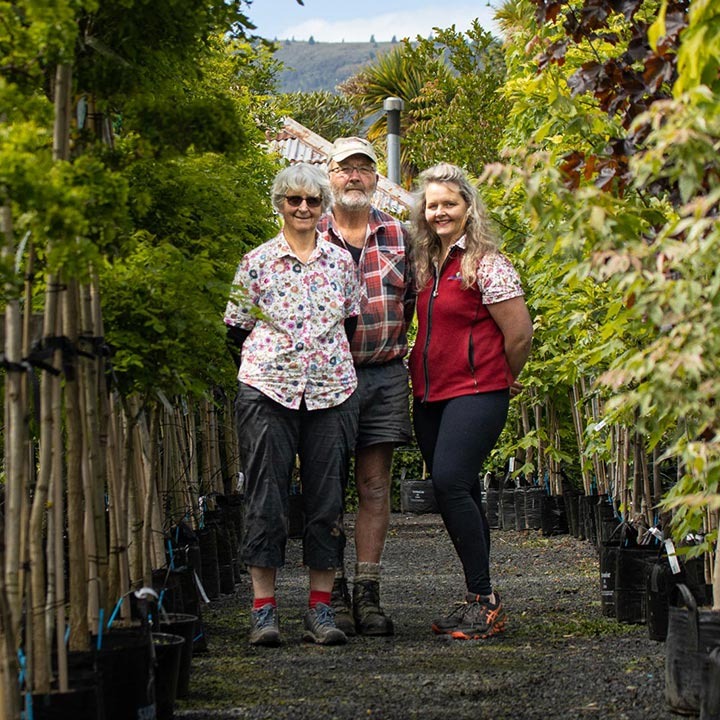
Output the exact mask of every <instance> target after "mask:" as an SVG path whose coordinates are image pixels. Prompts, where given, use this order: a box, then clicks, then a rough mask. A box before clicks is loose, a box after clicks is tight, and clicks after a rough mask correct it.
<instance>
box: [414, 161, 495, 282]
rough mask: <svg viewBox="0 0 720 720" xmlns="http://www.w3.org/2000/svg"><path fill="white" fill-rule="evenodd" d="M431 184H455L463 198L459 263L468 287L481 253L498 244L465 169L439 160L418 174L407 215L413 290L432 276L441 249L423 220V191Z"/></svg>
mask: <svg viewBox="0 0 720 720" xmlns="http://www.w3.org/2000/svg"><path fill="white" fill-rule="evenodd" d="M431 183H440V184H443V185H446V184H450V183H452V184H453V185H456V186H457V189H458V191H459V192H460V195H461V196H462V198H463V200H465V202H466V203H467V204H468V214H467V221H466V224H465V253H464V254H463V258H462V261H461V263H460V272H461V273H462V286H463V288H468V287H470V286H471V285H472V284H473V283H474V282H476V280H477V268H478V263H479V262H480V260H481V259H482V257H483V256H484V255H486V254H488V253H493V252H497V247H498V243H497V240H496V238H495V236H494V235H493V233H492V231H491V229H490V224H489V222H488V219H487V214H486V211H485V206H484V205H483V202H482V200H480V198H479V197H478V192H477V189H476V188H475V187H474V186H473V184H472V183H471V182H470V180H469V178H468V176H467V175H466V174H465V171H464V170H462V169H461V168H459V167H458V166H457V165H451V164H450V163H439V164H438V165H434V166H433V167H431V168H428V169H427V170H423V172H421V173H420V175H418V177H417V181H416V189H415V202H414V203H413V208H412V211H411V214H410V221H411V225H412V238H413V241H412V257H413V270H414V273H415V282H416V285H417V289H418V290H421V289H422V288H423V287H424V286H425V284H426V283H427V282H428V280H429V279H430V278H431V277H432V275H433V270H434V268H435V266H436V265H437V264H438V263H439V260H440V253H441V250H442V244H441V242H440V238H439V237H438V236H437V235H436V234H435V232H433V231H432V230H431V229H430V226H429V225H428V223H427V220H426V219H425V191H426V190H427V186H428V185H430V184H431Z"/></svg>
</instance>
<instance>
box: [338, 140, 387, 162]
mask: <svg viewBox="0 0 720 720" xmlns="http://www.w3.org/2000/svg"><path fill="white" fill-rule="evenodd" d="M351 155H365V157H368V158H370V160H372V161H373V162H374V163H375V164H377V155H376V154H375V150H373V146H372V145H371V144H370V142H369V141H367V140H364V139H363V138H360V137H344V138H338V139H337V140H336V141H335V142H334V143H333V144H332V147H331V148H330V154H329V156H328V161H331V160H334V161H335V162H342V161H343V160H345V158H349V157H350V156H351Z"/></svg>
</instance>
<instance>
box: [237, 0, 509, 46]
mask: <svg viewBox="0 0 720 720" xmlns="http://www.w3.org/2000/svg"><path fill="white" fill-rule="evenodd" d="M304 3H305V4H304V6H302V5H298V3H297V2H296V0H253V2H252V5H250V7H249V9H248V10H247V15H248V17H249V18H250V20H251V21H252V22H253V23H254V24H255V25H256V26H257V30H255V33H257V34H258V35H261V36H262V37H264V38H267V39H268V40H274V39H275V38H277V39H278V40H286V39H292V38H294V39H295V40H308V39H309V38H310V37H312V38H313V39H314V40H316V41H317V42H341V41H342V40H345V42H368V41H369V40H370V36H371V35H374V36H375V40H376V41H378V42H387V41H390V40H392V38H393V36H395V38H396V39H397V40H401V39H402V38H405V37H408V38H411V39H414V38H415V37H416V36H417V35H421V36H422V37H427V36H428V35H430V34H431V33H432V29H433V28H434V27H439V28H448V27H450V26H451V25H455V29H456V30H458V31H465V30H467V29H468V28H469V27H470V25H471V23H472V21H473V20H474V19H475V18H478V20H479V21H480V25H481V26H482V27H483V28H485V29H486V30H489V31H491V32H494V33H496V34H497V28H496V27H495V26H494V25H493V23H492V17H493V14H494V10H493V8H492V7H490V3H489V2H488V0H480V1H479V2H462V1H461V2H447V0H446V1H445V2H438V0H435V1H434V2H431V1H430V0H362V2H345V1H344V0H304Z"/></svg>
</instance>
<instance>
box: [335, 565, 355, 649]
mask: <svg viewBox="0 0 720 720" xmlns="http://www.w3.org/2000/svg"><path fill="white" fill-rule="evenodd" d="M330 607H331V608H332V609H333V612H334V613H335V625H336V627H338V628H339V629H340V630H342V631H343V632H344V633H345V635H347V636H348V637H355V634H356V633H355V620H354V619H353V615H352V602H351V600H350V592H349V590H348V583H347V579H346V578H344V577H341V578H335V581H334V582H333V588H332V595H331V596H330Z"/></svg>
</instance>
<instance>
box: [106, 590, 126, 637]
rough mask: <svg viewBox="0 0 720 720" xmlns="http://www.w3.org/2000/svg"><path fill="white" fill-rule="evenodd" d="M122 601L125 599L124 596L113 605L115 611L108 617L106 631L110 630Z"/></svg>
mask: <svg viewBox="0 0 720 720" xmlns="http://www.w3.org/2000/svg"><path fill="white" fill-rule="evenodd" d="M124 599H125V596H124V595H121V596H120V599H119V600H118V601H117V603H116V604H115V609H114V610H113V611H112V614H111V615H110V619H109V620H108V624H107V627H108V630H109V629H110V627H111V626H112V624H113V623H114V622H115V617H116V616H117V614H118V613H119V612H120V607H121V606H122V604H123V600H124Z"/></svg>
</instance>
